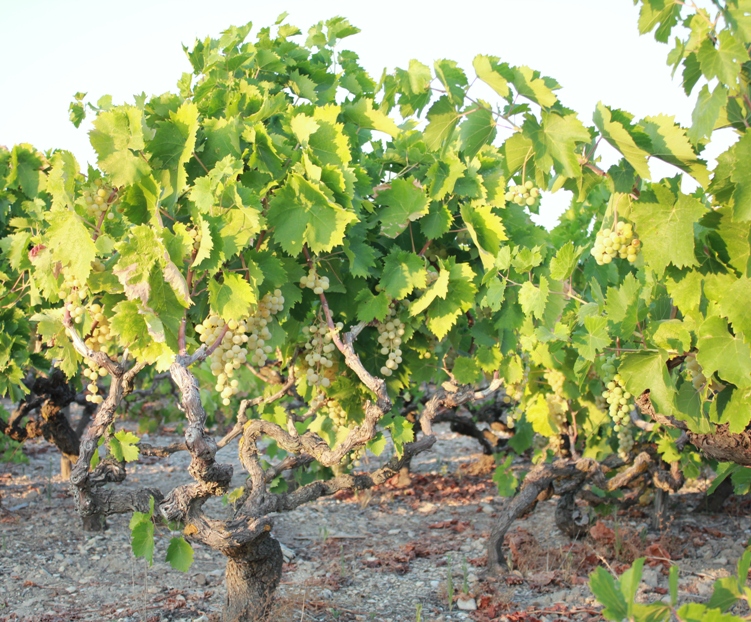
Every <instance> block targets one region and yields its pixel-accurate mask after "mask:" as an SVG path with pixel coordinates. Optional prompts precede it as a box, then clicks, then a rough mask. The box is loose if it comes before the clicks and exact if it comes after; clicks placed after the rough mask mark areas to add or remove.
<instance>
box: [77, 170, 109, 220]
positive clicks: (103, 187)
mask: <svg viewBox="0 0 751 622" xmlns="http://www.w3.org/2000/svg"><path fill="white" fill-rule="evenodd" d="M111 196H112V186H109V185H107V184H105V183H104V182H103V181H102V180H101V179H95V180H94V183H93V184H91V186H90V187H89V188H87V189H86V190H84V191H83V200H84V201H85V202H86V211H87V212H88V214H89V216H91V217H93V218H95V219H97V220H98V219H99V218H100V217H101V216H102V214H104V213H105V212H107V210H108V209H109V207H110V203H109V200H110V198H111ZM114 217H115V215H114V214H113V213H112V212H109V213H108V214H107V218H108V219H109V220H112V219H113V218H114Z"/></svg>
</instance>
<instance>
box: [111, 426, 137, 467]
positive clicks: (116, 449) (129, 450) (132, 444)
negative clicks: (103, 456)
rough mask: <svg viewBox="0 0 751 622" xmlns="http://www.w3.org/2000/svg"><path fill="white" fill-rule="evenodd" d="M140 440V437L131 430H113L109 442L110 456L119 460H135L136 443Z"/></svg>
mask: <svg viewBox="0 0 751 622" xmlns="http://www.w3.org/2000/svg"><path fill="white" fill-rule="evenodd" d="M140 442H141V439H140V438H138V437H137V436H136V435H135V434H133V433H132V432H128V431H127V430H120V431H119V432H115V434H114V435H113V436H112V438H110V443H109V447H110V452H112V457H113V458H114V459H115V460H117V461H119V462H122V461H125V462H135V461H136V460H138V454H139V450H138V443H140Z"/></svg>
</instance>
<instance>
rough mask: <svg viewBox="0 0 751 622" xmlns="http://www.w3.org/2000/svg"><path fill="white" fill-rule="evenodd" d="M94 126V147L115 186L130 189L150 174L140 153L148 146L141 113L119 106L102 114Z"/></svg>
mask: <svg viewBox="0 0 751 622" xmlns="http://www.w3.org/2000/svg"><path fill="white" fill-rule="evenodd" d="M93 125H94V129H93V130H91V132H90V133H89V138H90V140H91V146H92V147H94V151H96V153H97V159H98V162H99V166H100V167H101V168H102V170H103V171H105V172H106V173H109V174H110V175H111V178H112V183H113V184H114V185H115V186H129V185H131V184H134V183H136V182H137V181H138V180H139V179H140V178H141V177H143V176H144V175H147V174H148V173H149V165H148V164H147V163H146V162H145V161H144V159H143V158H142V157H141V156H139V155H138V153H137V152H139V151H142V150H143V149H144V147H145V143H144V137H143V111H142V110H140V109H139V108H136V107H135V106H118V107H116V108H112V109H111V110H107V111H103V112H100V113H99V114H98V115H97V117H96V119H95V120H94V124H93Z"/></svg>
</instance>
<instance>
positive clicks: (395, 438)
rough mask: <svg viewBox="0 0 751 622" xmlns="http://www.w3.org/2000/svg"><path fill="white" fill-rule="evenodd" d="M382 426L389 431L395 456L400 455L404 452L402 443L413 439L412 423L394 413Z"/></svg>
mask: <svg viewBox="0 0 751 622" xmlns="http://www.w3.org/2000/svg"><path fill="white" fill-rule="evenodd" d="M384 427H385V428H386V429H387V430H388V431H389V432H390V433H391V440H392V442H393V443H394V452H395V453H396V455H397V456H401V455H402V454H403V453H404V444H405V443H411V442H412V441H414V440H415V432H414V428H413V427H412V424H411V423H410V422H409V421H407V419H405V418H404V417H402V416H401V415H396V416H394V417H393V419H392V420H391V422H390V423H388V424H386V425H384Z"/></svg>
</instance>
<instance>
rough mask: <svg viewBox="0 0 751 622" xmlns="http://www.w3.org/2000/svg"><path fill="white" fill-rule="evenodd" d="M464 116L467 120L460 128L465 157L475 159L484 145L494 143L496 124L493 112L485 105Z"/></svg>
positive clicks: (467, 112)
mask: <svg viewBox="0 0 751 622" xmlns="http://www.w3.org/2000/svg"><path fill="white" fill-rule="evenodd" d="M464 114H465V115H466V120H465V121H464V123H462V124H461V127H460V128H459V136H460V138H461V144H462V151H463V152H464V156H465V157H467V158H473V157H474V156H475V155H476V154H477V152H478V151H479V150H480V149H481V148H482V147H483V145H486V144H488V143H491V142H493V139H494V138H495V135H496V129H495V126H496V123H495V119H494V118H493V112H492V110H490V109H489V108H486V107H485V106H483V105H478V106H476V107H475V108H474V109H472V110H469V111H466V112H465V113H464Z"/></svg>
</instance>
